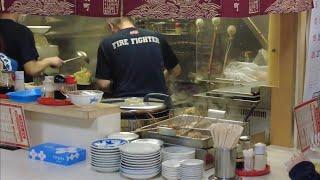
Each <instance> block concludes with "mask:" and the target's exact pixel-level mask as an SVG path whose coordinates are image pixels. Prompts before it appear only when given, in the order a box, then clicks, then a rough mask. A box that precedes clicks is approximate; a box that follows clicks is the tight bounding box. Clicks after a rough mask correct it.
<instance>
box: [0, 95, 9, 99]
mask: <svg viewBox="0 0 320 180" xmlns="http://www.w3.org/2000/svg"><path fill="white" fill-rule="evenodd" d="M0 99H9V97H8V96H7V95H6V94H0Z"/></svg>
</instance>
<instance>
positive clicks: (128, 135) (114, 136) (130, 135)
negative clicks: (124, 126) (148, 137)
mask: <svg viewBox="0 0 320 180" xmlns="http://www.w3.org/2000/svg"><path fill="white" fill-rule="evenodd" d="M108 138H109V139H124V140H127V141H129V142H131V141H133V140H136V139H138V138H139V135H138V134H135V133H131V132H117V133H112V134H110V135H109V136H108Z"/></svg>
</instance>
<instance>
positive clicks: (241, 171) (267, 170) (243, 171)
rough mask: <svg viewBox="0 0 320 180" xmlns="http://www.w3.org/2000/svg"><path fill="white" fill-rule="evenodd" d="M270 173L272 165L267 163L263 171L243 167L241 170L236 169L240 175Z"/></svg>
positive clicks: (252, 175) (263, 174)
mask: <svg viewBox="0 0 320 180" xmlns="http://www.w3.org/2000/svg"><path fill="white" fill-rule="evenodd" d="M269 173H270V166H269V165H267V166H266V169H264V170H262V171H255V170H253V171H245V170H243V169H241V170H240V169H237V170H236V174H237V175H238V176H244V177H254V176H265V175H267V174H269Z"/></svg>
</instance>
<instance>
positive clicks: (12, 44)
mask: <svg viewBox="0 0 320 180" xmlns="http://www.w3.org/2000/svg"><path fill="white" fill-rule="evenodd" d="M18 18H19V15H18V14H15V13H2V14H0V34H1V35H2V38H3V44H4V52H2V53H4V54H6V55H7V56H8V57H10V58H12V59H15V60H16V61H17V62H18V67H19V69H18V70H19V71H25V74H26V76H25V81H26V82H30V81H32V76H35V75H37V74H39V73H41V72H42V71H43V70H44V69H45V68H47V67H48V66H52V67H60V66H61V65H62V64H63V61H62V60H61V59H60V58H58V57H50V58H45V59H43V60H41V61H38V57H39V55H38V52H37V49H36V47H35V40H34V37H33V34H32V32H31V31H30V30H29V29H28V28H27V27H26V26H24V25H21V24H19V23H17V22H16V21H17V19H18Z"/></svg>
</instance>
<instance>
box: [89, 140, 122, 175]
mask: <svg viewBox="0 0 320 180" xmlns="http://www.w3.org/2000/svg"><path fill="white" fill-rule="evenodd" d="M127 143H128V141H126V140H122V139H102V140H98V141H95V142H93V143H92V144H91V151H90V154H91V162H90V164H91V167H92V169H94V170H96V171H99V172H114V171H118V170H119V169H120V151H119V147H120V146H122V145H124V144H127Z"/></svg>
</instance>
